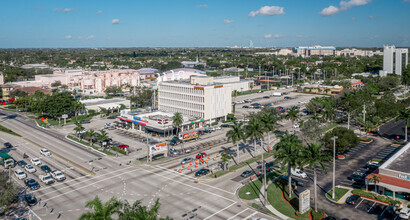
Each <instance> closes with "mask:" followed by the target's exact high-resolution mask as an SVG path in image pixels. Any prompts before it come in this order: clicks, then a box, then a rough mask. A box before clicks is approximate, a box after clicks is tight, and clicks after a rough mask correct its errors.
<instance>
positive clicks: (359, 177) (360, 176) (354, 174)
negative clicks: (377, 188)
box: [348, 172, 364, 181]
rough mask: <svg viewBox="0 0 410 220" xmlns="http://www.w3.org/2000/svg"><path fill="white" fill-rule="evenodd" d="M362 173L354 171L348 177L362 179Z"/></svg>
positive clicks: (354, 179)
mask: <svg viewBox="0 0 410 220" xmlns="http://www.w3.org/2000/svg"><path fill="white" fill-rule="evenodd" d="M363 175H364V173H359V172H354V173H353V174H352V175H350V176H349V177H348V179H349V180H352V181H364V177H363Z"/></svg>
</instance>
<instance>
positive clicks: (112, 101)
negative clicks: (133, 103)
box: [80, 98, 127, 106]
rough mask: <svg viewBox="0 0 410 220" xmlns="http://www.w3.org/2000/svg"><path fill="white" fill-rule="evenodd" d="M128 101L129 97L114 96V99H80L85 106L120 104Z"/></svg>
mask: <svg viewBox="0 0 410 220" xmlns="http://www.w3.org/2000/svg"><path fill="white" fill-rule="evenodd" d="M125 101H127V99H121V98H113V99H103V98H96V99H86V100H80V102H81V103H83V104H84V105H85V106H93V105H103V104H118V103H122V102H125Z"/></svg>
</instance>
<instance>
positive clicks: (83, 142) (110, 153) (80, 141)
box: [67, 135, 115, 156]
mask: <svg viewBox="0 0 410 220" xmlns="http://www.w3.org/2000/svg"><path fill="white" fill-rule="evenodd" d="M67 137H68V138H69V139H71V140H73V141H75V142H78V143H81V144H84V145H86V146H88V147H92V148H94V150H98V151H100V152H103V153H105V154H107V155H110V156H115V154H114V153H112V152H110V151H107V150H100V149H99V148H98V147H96V146H94V145H90V144H89V143H88V142H86V141H82V140H78V138H76V137H73V136H71V135H68V136H67Z"/></svg>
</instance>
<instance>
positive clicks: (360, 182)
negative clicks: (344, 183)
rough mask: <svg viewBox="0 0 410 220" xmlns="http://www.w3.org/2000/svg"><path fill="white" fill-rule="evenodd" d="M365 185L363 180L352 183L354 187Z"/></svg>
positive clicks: (358, 187) (359, 187)
mask: <svg viewBox="0 0 410 220" xmlns="http://www.w3.org/2000/svg"><path fill="white" fill-rule="evenodd" d="M364 185H365V183H364V181H363V182H362V181H358V182H354V183H353V184H352V187H353V188H356V189H361V188H363V187H364Z"/></svg>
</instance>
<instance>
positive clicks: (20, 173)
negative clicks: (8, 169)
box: [14, 169, 27, 180]
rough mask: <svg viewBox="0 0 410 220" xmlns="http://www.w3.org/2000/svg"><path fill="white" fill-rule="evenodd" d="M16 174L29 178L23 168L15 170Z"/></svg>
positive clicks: (21, 177)
mask: <svg viewBox="0 0 410 220" xmlns="http://www.w3.org/2000/svg"><path fill="white" fill-rule="evenodd" d="M14 175H15V176H16V177H17V178H18V179H19V180H21V179H25V178H27V174H26V173H25V172H24V171H23V170H22V169H17V170H15V171H14Z"/></svg>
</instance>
